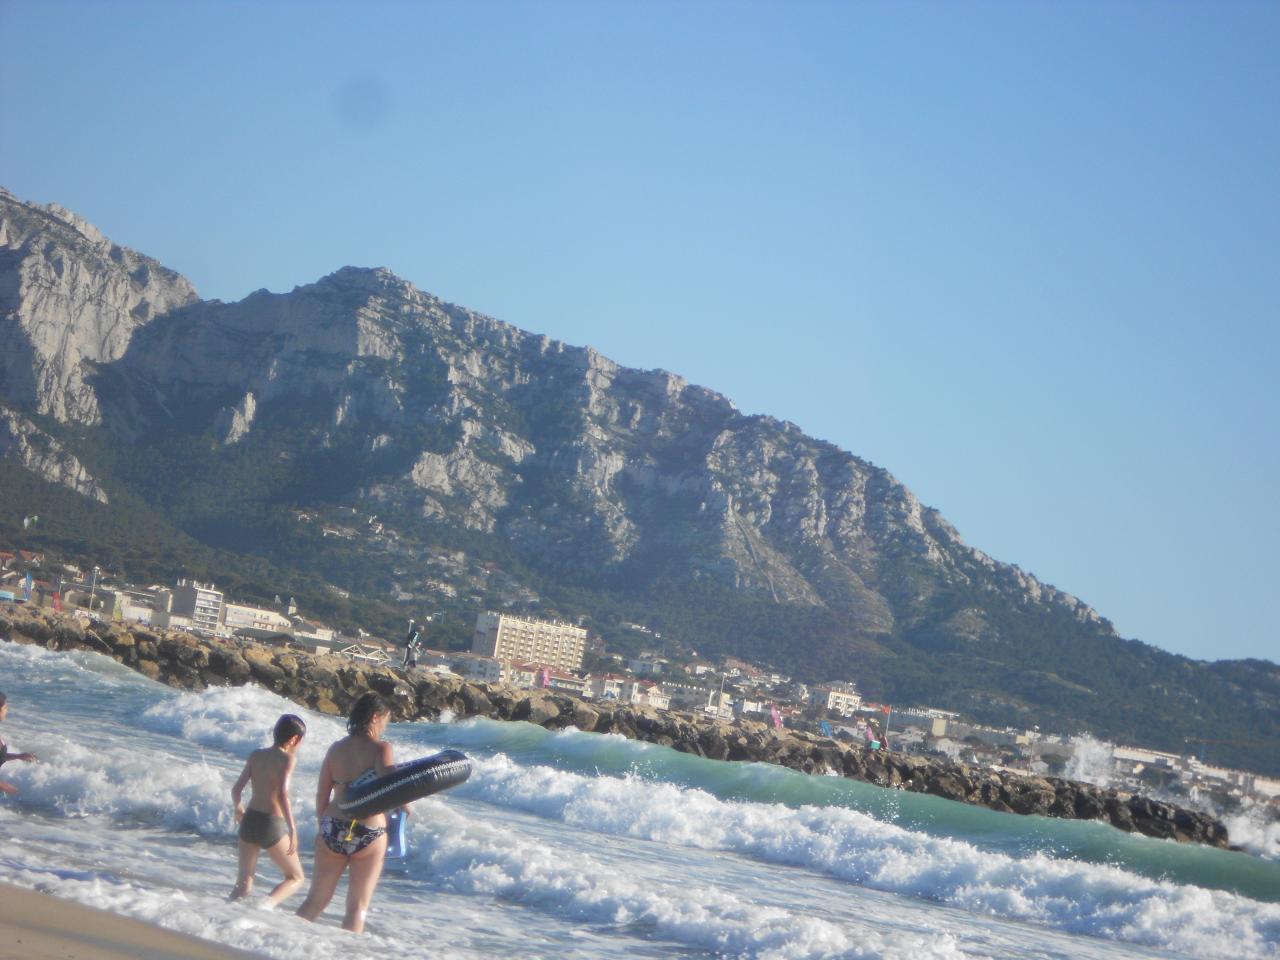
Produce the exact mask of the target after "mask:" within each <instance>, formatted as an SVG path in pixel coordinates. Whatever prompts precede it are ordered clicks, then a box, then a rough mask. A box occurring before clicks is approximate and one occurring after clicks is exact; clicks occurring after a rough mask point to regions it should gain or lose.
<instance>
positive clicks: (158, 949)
mask: <svg viewBox="0 0 1280 960" xmlns="http://www.w3.org/2000/svg"><path fill="white" fill-rule="evenodd" d="M258 956H259V954H252V953H245V952H244V951H242V950H233V949H231V948H230V947H224V946H221V945H220V944H216V943H210V942H209V941H207V940H200V939H197V938H196V937H189V936H187V935H186V934H182V933H175V932H174V931H172V930H165V929H164V928H163V927H157V926H153V925H152V924H149V923H144V922H143V921H141V920H133V919H130V918H129V917H121V916H117V915H116V914H114V913H107V912H106V911H105V910H97V909H95V908H93V907H86V906H83V905H82V904H79V903H73V902H72V901H70V900H60V899H58V898H57V897H55V896H52V895H51V894H47V893H37V892H35V891H33V890H27V889H24V888H22V887H14V886H11V885H9V884H7V883H0V960H250V958H255V957H258Z"/></svg>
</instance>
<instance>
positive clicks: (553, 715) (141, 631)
mask: <svg viewBox="0 0 1280 960" xmlns="http://www.w3.org/2000/svg"><path fill="white" fill-rule="evenodd" d="M0 640H6V641H9V642H14V643H25V644H32V645H37V646H43V647H45V648H46V649H49V650H89V651H92V652H94V653H99V654H104V653H105V655H107V656H109V657H111V658H112V659H113V660H115V661H117V662H118V663H121V664H123V665H125V666H127V667H129V668H130V669H133V670H135V671H137V672H138V673H141V674H142V675H143V676H146V677H148V678H150V679H152V680H156V681H159V682H161V683H165V684H167V685H169V686H171V687H175V688H178V689H182V690H203V689H205V688H207V687H210V686H243V685H245V684H249V683H255V684H257V685H259V686H262V687H264V688H266V689H268V690H270V691H272V692H273V693H276V694H278V695H280V696H282V697H285V698H287V699H289V700H292V701H293V702H295V703H298V704H301V705H302V706H305V707H307V708H309V709H312V710H315V711H317V712H320V713H326V714H330V715H343V714H345V713H346V711H347V709H348V708H349V707H350V706H351V704H352V703H353V702H354V701H355V698H356V697H357V696H359V695H360V694H361V693H362V692H364V691H365V690H373V691H375V692H377V693H378V694H380V695H381V696H382V697H383V698H384V699H385V700H386V701H387V702H388V704H389V705H390V706H391V710H392V715H393V719H395V720H438V719H439V718H440V717H441V716H443V715H449V716H452V717H454V718H456V719H459V720H461V719H465V718H467V717H476V716H480V717H488V718H491V719H494V720H523V721H526V722H529V723H533V724H536V725H538V726H541V727H544V728H546V729H548V730H562V729H565V728H567V727H575V728H577V729H579V730H582V731H583V732H586V733H605V734H608V733H613V734H619V735H621V736H624V737H627V738H628V739H631V740H642V741H646V742H648V743H655V744H658V745H660V746H665V747H670V748H672V749H674V750H677V751H679V752H682V753H691V754H694V755H696V756H700V757H706V758H708V759H711V760H731V761H744V762H759V763H773V764H777V765H779V766H784V767H788V768H790V769H793V770H797V771H799V772H801V773H806V774H827V773H833V774H836V775H839V776H842V777H845V778H846V779H850V780H859V781H862V782H864V783H870V784H873V785H876V786H880V787H890V788H895V789H901V790H907V791H910V792H913V793H927V794H930V795H933V796H937V797H941V798H943V799H945V800H954V801H956V802H960V803H966V804H969V805H971V806H981V807H987V808H988V809H991V810H995V811H997V812H1002V813H1017V814H1022V815H1038V816H1047V817H1056V818H1059V819H1065V820H1101V821H1103V822H1105V823H1109V824H1111V825H1112V826H1114V827H1116V828H1117V829H1119V830H1123V831H1125V832H1129V833H1141V834H1144V835H1145V836H1149V837H1155V838H1158V839H1169V840H1175V841H1177V842H1179V843H1203V844H1206V845H1208V846H1213V847H1219V848H1224V849H1235V848H1232V847H1231V843H1230V839H1229V836H1228V832H1227V828H1226V826H1224V825H1223V823H1222V822H1221V821H1220V820H1217V819H1215V818H1214V817H1212V816H1209V815H1207V814H1203V813H1199V812H1197V811H1193V810H1188V809H1186V808H1184V807H1179V806H1176V805H1174V804H1172V803H1167V802H1165V801H1162V800H1153V799H1151V798H1150V797H1145V796H1142V795H1140V794H1133V793H1128V792H1124V791H1118V790H1114V789H1102V788H1100V787H1096V786H1094V785H1092V784H1088V783H1081V782H1078V781H1073V780H1066V779H1063V778H1061V777H1038V776H1034V775H1030V774H1020V773H1015V772H1009V771H998V770H992V769H988V768H983V767H975V766H970V765H967V764H963V763H954V762H950V761H943V760H937V759H933V758H927V757H919V756H913V755H908V754H902V753H894V752H892V751H884V750H870V749H868V748H866V747H865V746H862V745H858V744H850V743H846V742H841V741H838V740H835V739H832V738H830V737H822V736H817V735H815V734H810V733H804V732H801V731H795V730H785V729H784V730H774V729H773V728H771V727H769V726H767V725H766V724H763V723H759V722H755V721H739V722H734V723H730V722H726V721H720V720H713V719H710V718H706V717H701V716H698V715H696V714H692V713H683V712H662V713H659V712H658V711H656V710H653V709H652V708H649V707H644V706H638V705H631V704H617V703H612V702H597V701H587V700H584V699H582V698H580V697H577V696H574V695H572V694H568V693H565V692H563V691H556V690H549V689H542V688H535V689H523V688H514V687H509V686H505V685H496V686H491V685H488V684H483V683H476V682H472V681H469V680H463V679H460V678H453V677H440V676H436V675H432V674H426V673H424V672H421V671H417V672H412V673H406V672H405V671H404V670H402V669H400V668H398V667H394V666H387V665H378V666H373V665H369V664H362V663H359V662H356V661H353V660H351V659H348V658H346V657H342V656H339V655H336V654H315V653H309V652H305V651H300V650H297V649H296V648H292V647H277V646H265V645H263V644H259V643H255V642H253V641H248V640H240V639H226V638H220V637H210V638H200V637H195V636H193V635H191V634H189V633H184V632H179V631H172V630H152V629H151V628H149V627H147V626H145V625H142V624H132V623H130V624H123V623H105V624H97V625H95V626H94V627H89V626H86V625H85V624H84V623H82V622H80V621H79V620H77V619H75V618H74V617H71V616H67V615H65V614H63V615H50V614H49V613H47V612H45V611H34V610H29V609H26V608H22V607H10V608H8V609H4V608H0Z"/></svg>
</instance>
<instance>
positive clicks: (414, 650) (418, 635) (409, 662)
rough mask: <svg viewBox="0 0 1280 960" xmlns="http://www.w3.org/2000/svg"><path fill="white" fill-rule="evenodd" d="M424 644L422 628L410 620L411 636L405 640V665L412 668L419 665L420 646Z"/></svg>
mask: <svg viewBox="0 0 1280 960" xmlns="http://www.w3.org/2000/svg"><path fill="white" fill-rule="evenodd" d="M421 644H422V628H421V627H419V626H418V625H417V624H416V623H415V622H414V621H412V620H410V621H409V636H408V637H406V638H405V641H404V666H405V669H406V670H412V669H413V668H414V667H416V666H417V665H418V647H419V646H421Z"/></svg>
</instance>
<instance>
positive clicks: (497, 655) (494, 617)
mask: <svg viewBox="0 0 1280 960" xmlns="http://www.w3.org/2000/svg"><path fill="white" fill-rule="evenodd" d="M586 648H587V631H586V630H584V629H583V628H582V627H575V626H574V625H573V624H571V623H558V622H555V621H551V620H533V619H528V618H525V617H513V616H511V615H510V614H506V613H494V612H492V611H489V610H486V611H484V612H483V613H481V614H480V615H479V616H477V617H476V629H475V633H474V634H472V637H471V652H472V653H478V654H480V656H482V657H493V658H494V659H496V660H517V661H520V662H522V663H531V664H545V665H546V666H549V667H556V668H558V669H560V670H580V669H582V657H583V654H584V653H585V652H586Z"/></svg>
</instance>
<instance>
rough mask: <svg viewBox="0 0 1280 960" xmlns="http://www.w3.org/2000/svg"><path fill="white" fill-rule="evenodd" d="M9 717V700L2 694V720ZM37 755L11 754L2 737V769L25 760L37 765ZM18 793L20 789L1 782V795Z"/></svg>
mask: <svg viewBox="0 0 1280 960" xmlns="http://www.w3.org/2000/svg"><path fill="white" fill-rule="evenodd" d="M8 716H9V698H8V697H6V696H5V695H4V694H3V693H0V720H4V719H5V718H6V717H8ZM36 759H37V758H36V755H35V754H34V753H10V752H9V745H8V744H7V743H5V742H4V737H0V767H3V766H4V765H5V764H6V763H8V762H9V761H11V760H24V761H26V762H27V763H35V762H36ZM17 792H18V788H17V787H15V786H14V785H13V784H12V783H9V782H8V781H7V780H0V793H8V794H14V793H17Z"/></svg>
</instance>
